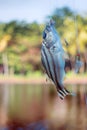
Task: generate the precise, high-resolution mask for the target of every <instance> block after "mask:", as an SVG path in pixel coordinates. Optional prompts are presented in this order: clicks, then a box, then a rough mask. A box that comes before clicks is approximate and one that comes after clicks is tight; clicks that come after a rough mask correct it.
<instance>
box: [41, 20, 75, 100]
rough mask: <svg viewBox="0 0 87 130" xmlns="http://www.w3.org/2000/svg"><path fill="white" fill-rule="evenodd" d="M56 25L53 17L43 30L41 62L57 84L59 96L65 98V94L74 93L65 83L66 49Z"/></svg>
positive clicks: (50, 77)
mask: <svg viewBox="0 0 87 130" xmlns="http://www.w3.org/2000/svg"><path fill="white" fill-rule="evenodd" d="M54 25H55V22H54V20H53V19H51V20H50V21H49V23H47V24H46V27H45V29H44V31H43V41H42V45H41V62H42V65H43V68H44V70H45V72H46V74H47V75H48V77H49V79H50V80H52V82H53V83H54V85H55V86H56V90H57V93H58V96H59V97H60V98H61V99H64V97H65V96H67V95H74V94H73V93H72V92H70V91H68V90H67V89H66V88H65V86H64V83H63V81H64V77H65V58H64V55H65V51H64V49H63V47H62V43H61V40H60V36H59V34H58V32H57V31H56V29H55V26H54Z"/></svg>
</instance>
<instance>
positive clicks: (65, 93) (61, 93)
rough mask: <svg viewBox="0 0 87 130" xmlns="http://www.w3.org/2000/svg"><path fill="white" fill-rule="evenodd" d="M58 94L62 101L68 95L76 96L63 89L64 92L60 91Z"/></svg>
mask: <svg viewBox="0 0 87 130" xmlns="http://www.w3.org/2000/svg"><path fill="white" fill-rule="evenodd" d="M57 93H58V96H59V97H60V99H62V100H63V99H64V97H66V96H67V95H71V96H76V94H75V93H73V92H70V91H68V90H67V89H66V88H63V89H62V90H59V91H58V92H57Z"/></svg>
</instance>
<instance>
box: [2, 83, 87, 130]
mask: <svg viewBox="0 0 87 130" xmlns="http://www.w3.org/2000/svg"><path fill="white" fill-rule="evenodd" d="M47 86H48V85H47ZM47 86H45V87H44V86H43V85H42V86H39V85H38V86H32V85H31V86H29V85H1V86H0V130H2V129H3V128H8V130H16V129H21V130H22V129H24V130H87V105H86V103H87V99H86V97H87V90H86V87H87V86H80V85H79V86H77V85H76V86H75V85H72V86H71V85H68V89H69V90H71V91H73V92H75V93H76V96H74V97H71V96H67V97H66V98H65V99H64V100H60V99H59V98H58V95H57V93H56V89H55V87H53V86H49V87H47Z"/></svg>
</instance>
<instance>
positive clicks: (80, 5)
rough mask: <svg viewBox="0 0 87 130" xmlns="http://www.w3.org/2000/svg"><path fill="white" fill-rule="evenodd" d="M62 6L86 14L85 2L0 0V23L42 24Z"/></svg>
mask: <svg viewBox="0 0 87 130" xmlns="http://www.w3.org/2000/svg"><path fill="white" fill-rule="evenodd" d="M64 6H68V7H70V8H71V9H72V10H76V11H77V12H78V13H82V14H85V13H87V0H0V22H9V21H11V20H19V21H26V22H33V21H37V22H39V23H42V22H44V21H45V18H46V16H48V15H51V14H52V13H53V11H54V9H55V8H62V7H64Z"/></svg>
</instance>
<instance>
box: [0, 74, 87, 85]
mask: <svg viewBox="0 0 87 130" xmlns="http://www.w3.org/2000/svg"><path fill="white" fill-rule="evenodd" d="M46 82H47V83H50V81H49V80H48V81H46V75H34V74H32V75H29V76H23V75H9V76H8V75H0V84H34V85H35V84H45V83H46ZM64 83H65V84H84V85H85V84H87V74H80V75H79V74H78V75H76V74H74V73H69V74H67V76H66V78H65V79H64Z"/></svg>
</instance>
